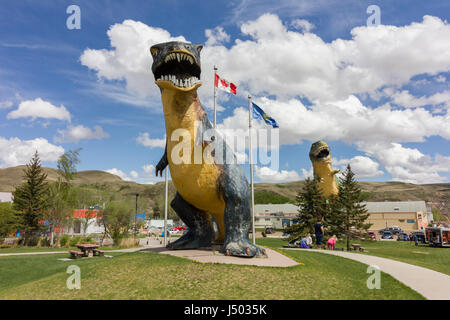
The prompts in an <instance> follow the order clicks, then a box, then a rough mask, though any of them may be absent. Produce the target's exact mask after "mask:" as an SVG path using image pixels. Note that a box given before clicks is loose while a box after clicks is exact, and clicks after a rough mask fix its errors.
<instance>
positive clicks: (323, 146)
mask: <svg viewBox="0 0 450 320" xmlns="http://www.w3.org/2000/svg"><path fill="white" fill-rule="evenodd" d="M309 159H311V161H312V162H319V161H320V162H331V155H330V147H329V146H328V144H327V143H326V142H325V141H317V142H314V143H313V144H312V145H311V149H310V150H309Z"/></svg>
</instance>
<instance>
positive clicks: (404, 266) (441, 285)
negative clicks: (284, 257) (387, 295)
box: [288, 248, 450, 300]
mask: <svg viewBox="0 0 450 320" xmlns="http://www.w3.org/2000/svg"><path fill="white" fill-rule="evenodd" d="M288 250H303V251H308V252H319V253H324V254H331V255H334V256H339V257H343V258H347V259H351V260H355V261H358V262H361V263H364V264H367V265H371V266H378V267H379V268H380V270H381V271H383V272H385V273H387V274H389V275H391V276H392V277H394V278H395V279H397V280H398V281H400V282H402V283H403V284H405V285H407V286H408V287H410V288H411V289H413V290H415V291H417V292H418V293H420V294H421V295H423V296H424V297H425V298H427V299H429V300H449V299H450V276H448V275H446V274H444V273H441V272H437V271H434V270H430V269H427V268H422V267H419V266H415V265H412V264H408V263H404V262H400V261H395V260H391V259H387V258H380V257H375V256H369V255H366V254H360V253H351V252H343V251H331V250H316V249H296V248H289V249H288ZM381 286H383V283H381Z"/></svg>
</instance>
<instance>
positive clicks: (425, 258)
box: [260, 238, 450, 275]
mask: <svg viewBox="0 0 450 320" xmlns="http://www.w3.org/2000/svg"><path fill="white" fill-rule="evenodd" d="M260 242H261V243H262V244H264V245H268V246H272V247H275V248H281V247H282V246H283V245H286V244H287V241H286V240H283V239H279V238H272V239H271V238H264V239H261V240H260ZM354 243H359V244H361V245H362V246H363V247H364V248H365V249H366V250H367V251H368V252H364V253H362V252H358V253H360V254H368V255H373V256H377V257H383V258H389V259H393V260H397V261H402V262H406V263H410V264H414V265H417V266H420V267H424V268H428V269H432V270H435V271H439V272H442V273H445V274H448V275H450V248H433V247H430V246H429V245H427V244H420V245H419V246H417V247H416V246H415V245H414V242H409V241H358V242H356V241H355V242H354ZM336 247H337V248H344V247H346V244H345V243H343V242H338V243H337V245H336ZM352 252H354V251H352Z"/></svg>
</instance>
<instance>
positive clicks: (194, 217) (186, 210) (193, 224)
mask: <svg viewBox="0 0 450 320" xmlns="http://www.w3.org/2000/svg"><path fill="white" fill-rule="evenodd" d="M170 205H171V206H172V208H173V209H174V210H175V212H176V213H177V214H178V216H179V217H180V219H181V220H182V221H183V222H184V223H185V224H186V226H187V227H188V228H189V231H188V232H187V233H186V234H185V235H183V236H181V237H180V238H179V239H178V240H177V241H175V242H173V243H170V244H169V245H167V248H169V249H173V250H176V249H197V248H202V247H210V246H211V241H212V240H213V238H214V230H213V228H212V226H211V222H210V221H209V219H208V218H207V216H206V214H205V212H203V211H201V210H199V209H197V208H196V207H194V206H192V205H191V204H190V203H188V202H186V201H185V200H184V199H183V198H182V197H181V196H180V194H179V193H177V194H176V195H175V198H174V199H173V200H172V202H171V203H170Z"/></svg>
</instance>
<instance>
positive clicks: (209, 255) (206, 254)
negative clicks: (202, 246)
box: [142, 247, 299, 267]
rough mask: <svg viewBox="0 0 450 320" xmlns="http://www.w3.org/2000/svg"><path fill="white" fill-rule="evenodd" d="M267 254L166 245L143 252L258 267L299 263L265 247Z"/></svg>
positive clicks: (289, 265) (205, 261)
mask: <svg viewBox="0 0 450 320" xmlns="http://www.w3.org/2000/svg"><path fill="white" fill-rule="evenodd" d="M264 249H265V250H266V253H267V256H266V257H264V256H261V257H254V258H245V257H233V256H226V255H224V254H222V253H219V252H217V251H212V250H192V249H191V250H167V249H166V248H164V247H159V248H155V247H153V248H148V249H144V250H142V251H143V252H155V253H161V254H169V255H172V256H175V257H181V258H187V259H190V260H194V261H197V262H202V263H223V264H239V265H247V266H258V267H293V266H296V265H299V263H298V262H296V261H294V260H292V259H291V258H288V257H286V256H285V255H282V254H281V253H279V252H277V251H275V250H272V249H269V248H264Z"/></svg>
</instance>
